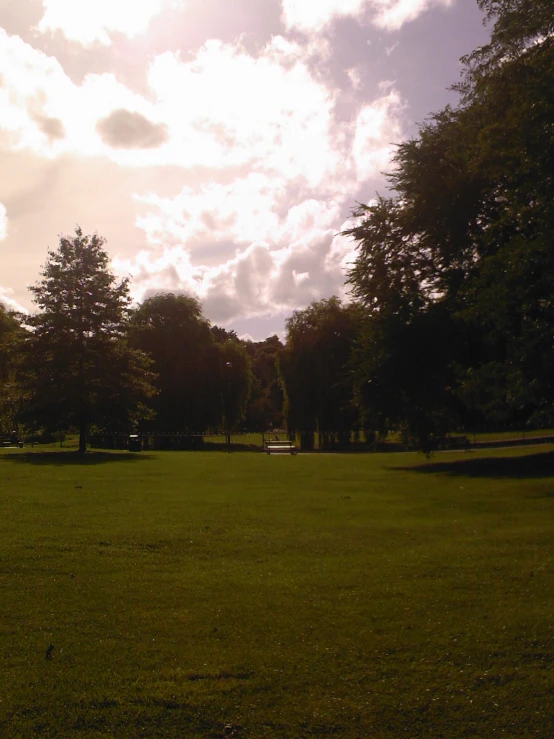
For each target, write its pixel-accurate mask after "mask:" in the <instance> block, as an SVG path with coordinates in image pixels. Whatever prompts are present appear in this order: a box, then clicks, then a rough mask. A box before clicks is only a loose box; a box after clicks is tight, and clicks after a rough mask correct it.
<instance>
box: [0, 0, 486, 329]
mask: <svg viewBox="0 0 554 739" xmlns="http://www.w3.org/2000/svg"><path fill="white" fill-rule="evenodd" d="M487 38H488V30H487V28H485V27H483V24H482V15H481V13H480V11H479V10H478V8H477V5H476V2H475V1H474V0H233V2H232V3H231V2H229V0H95V1H94V2H91V1H90V0H0V301H1V302H3V303H4V304H5V305H6V306H7V307H8V308H13V309H24V310H29V311H32V310H34V306H33V304H32V301H31V297H32V296H31V294H30V292H29V290H28V286H29V285H32V284H34V283H36V282H37V281H38V280H39V279H40V272H41V268H42V266H43V265H44V263H45V261H46V259H47V254H48V250H55V249H56V248H57V246H58V242H59V237H60V235H65V234H71V233H72V232H73V231H74V229H75V227H76V226H77V225H79V226H80V227H81V228H82V229H83V231H84V232H85V233H92V232H97V233H99V234H100V235H101V236H102V237H104V238H105V239H106V244H105V249H106V251H107V252H108V254H109V256H110V258H111V265H112V270H113V271H114V273H115V274H116V275H117V277H118V278H123V277H128V278H129V279H130V287H131V293H132V295H133V298H134V299H135V300H136V301H141V300H144V299H145V298H148V297H150V296H152V295H155V294H157V293H160V292H175V293H184V294H188V295H194V296H196V297H197V298H199V300H200V301H201V303H202V306H203V311H204V315H205V316H206V317H207V318H208V319H209V320H210V321H211V322H212V323H213V324H217V325H220V326H225V327H227V328H230V329H234V330H235V331H236V332H237V333H238V334H239V335H240V336H244V337H246V338H251V339H253V340H256V341H259V340H262V339H264V338H265V337H266V336H269V335H271V334H274V333H280V332H282V331H283V329H284V325H285V319H286V318H287V317H288V316H290V315H291V314H292V312H293V311H294V310H298V309H303V308H305V307H307V306H308V305H309V304H310V303H311V302H312V301H314V300H320V299H322V298H328V297H331V296H332V295H338V296H339V297H341V298H342V299H345V300H347V299H348V292H347V289H346V288H345V275H346V272H347V270H348V265H349V264H351V263H352V261H353V259H354V258H355V244H354V243H353V242H352V241H349V240H348V239H346V238H345V237H343V236H341V235H340V232H341V231H342V230H344V229H345V228H347V227H348V226H349V225H351V224H352V221H351V219H350V214H351V211H352V209H353V208H354V207H355V205H356V203H357V202H364V203H367V202H370V201H371V200H372V199H373V198H374V197H375V195H376V193H381V194H386V192H387V180H386V177H385V175H384V173H386V172H387V171H390V170H391V157H392V156H393V154H394V151H395V145H396V144H398V143H400V142H402V141H403V140H406V139H408V138H410V137H413V136H415V135H417V130H418V124H421V123H423V122H424V121H425V119H426V117H428V115H429V114H430V113H432V112H433V111H437V110H440V109H441V108H442V107H444V106H445V105H446V104H448V103H450V104H455V103H456V100H457V98H456V95H455V93H453V92H452V91H451V90H449V89H448V88H449V86H450V85H452V84H453V83H455V82H456V81H457V80H458V79H459V76H460V72H461V69H462V67H461V64H460V62H459V59H460V57H461V56H462V55H463V54H465V53H468V52H470V51H472V50H473V49H474V48H476V47H477V46H479V45H481V44H483V43H485V42H486V40H487Z"/></svg>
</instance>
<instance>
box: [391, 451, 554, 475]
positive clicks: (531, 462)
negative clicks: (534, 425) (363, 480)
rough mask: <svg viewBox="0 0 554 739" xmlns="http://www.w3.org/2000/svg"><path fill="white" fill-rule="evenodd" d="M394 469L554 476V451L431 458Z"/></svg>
mask: <svg viewBox="0 0 554 739" xmlns="http://www.w3.org/2000/svg"><path fill="white" fill-rule="evenodd" d="M394 469H397V470H398V469H402V470H411V471H415V472H428V473H433V474H435V473H439V474H443V475H460V476H463V477H511V478H515V479H518V478H520V479H524V478H539V477H554V452H542V453H538V454H529V455H526V456H524V457H485V458H484V459H483V458H479V459H459V460H456V461H455V462H429V463H427V464H422V465H417V466H416V467H395V468H394Z"/></svg>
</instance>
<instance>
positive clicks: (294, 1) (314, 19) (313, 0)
mask: <svg viewBox="0 0 554 739" xmlns="http://www.w3.org/2000/svg"><path fill="white" fill-rule="evenodd" d="M282 3H283V19H284V22H285V25H286V26H287V28H288V29H291V28H295V29H297V30H299V31H305V32H314V31H321V30H322V29H323V28H324V27H325V26H326V25H328V24H329V23H330V22H331V21H332V20H334V19H335V18H340V17H344V16H354V17H356V16H359V15H360V14H361V12H362V10H363V8H364V5H365V4H366V0H282Z"/></svg>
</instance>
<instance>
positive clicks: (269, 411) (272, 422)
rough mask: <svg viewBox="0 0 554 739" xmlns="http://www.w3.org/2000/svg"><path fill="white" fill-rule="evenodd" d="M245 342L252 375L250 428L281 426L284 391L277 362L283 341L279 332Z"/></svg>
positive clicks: (249, 403) (254, 429)
mask: <svg viewBox="0 0 554 739" xmlns="http://www.w3.org/2000/svg"><path fill="white" fill-rule="evenodd" d="M245 346H246V351H247V353H248V356H249V357H250V360H251V362H252V376H253V377H252V389H251V393H250V399H249V401H248V406H247V409H246V416H245V425H246V427H247V428H248V429H250V430H251V431H268V430H270V429H273V428H281V427H282V426H283V424H284V419H283V403H284V395H283V388H282V384H281V380H280V378H279V371H278V364H279V357H280V355H281V352H282V350H283V344H282V343H281V341H280V339H279V337H278V336H270V337H269V338H267V339H265V340H264V341H256V342H254V341H248V342H246V344H245Z"/></svg>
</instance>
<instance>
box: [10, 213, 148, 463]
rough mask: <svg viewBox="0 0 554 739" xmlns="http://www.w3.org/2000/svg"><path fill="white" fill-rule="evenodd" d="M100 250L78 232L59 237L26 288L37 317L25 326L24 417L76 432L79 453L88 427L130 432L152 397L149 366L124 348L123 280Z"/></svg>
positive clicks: (98, 241)
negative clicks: (39, 275) (35, 278)
mask: <svg viewBox="0 0 554 739" xmlns="http://www.w3.org/2000/svg"><path fill="white" fill-rule="evenodd" d="M104 243H105V241H104V239H103V238H101V237H100V236H98V235H97V234H93V235H85V234H83V232H82V230H81V229H80V228H79V227H77V228H76V229H75V233H74V234H73V235H69V236H62V237H60V241H59V246H58V249H57V250H56V251H49V252H48V258H47V261H46V264H45V266H44V268H43V271H42V280H41V281H40V282H38V283H37V284H36V285H34V286H33V287H31V288H30V290H31V292H32V294H33V296H34V302H35V303H36V305H37V306H38V309H39V310H38V312H37V313H35V314H34V315H32V316H30V317H28V319H27V323H28V326H29V328H30V332H29V335H28V338H27V340H26V342H25V348H24V356H25V368H26V372H25V381H26V390H27V397H26V407H25V416H26V418H27V421H28V422H29V423H31V424H33V425H35V426H40V427H42V428H44V429H48V430H52V431H62V430H67V429H68V428H72V427H74V428H77V429H78V431H79V453H80V454H84V453H85V451H86V438H87V433H88V430H89V428H90V426H91V425H92V424H95V425H98V426H104V427H112V428H116V427H117V428H122V427H123V428H129V426H130V425H131V424H133V423H135V422H136V421H137V420H138V419H139V418H140V417H143V416H145V415H148V413H149V411H148V408H147V406H146V404H145V401H147V400H148V399H149V398H150V397H152V395H153V394H154V392H155V391H154V388H153V386H152V384H151V383H152V380H153V377H154V376H153V374H152V372H151V371H150V361H149V360H148V358H147V357H146V355H145V354H144V353H142V352H141V351H138V350H136V349H131V348H130V347H129V346H128V344H127V342H126V329H127V323H128V316H129V310H130V302H131V299H130V296H129V287H128V281H127V280H123V281H121V282H120V283H116V280H115V277H114V275H113V274H112V272H111V271H110V269H109V258H108V255H107V254H106V252H105V251H104V249H103V246H104Z"/></svg>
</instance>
